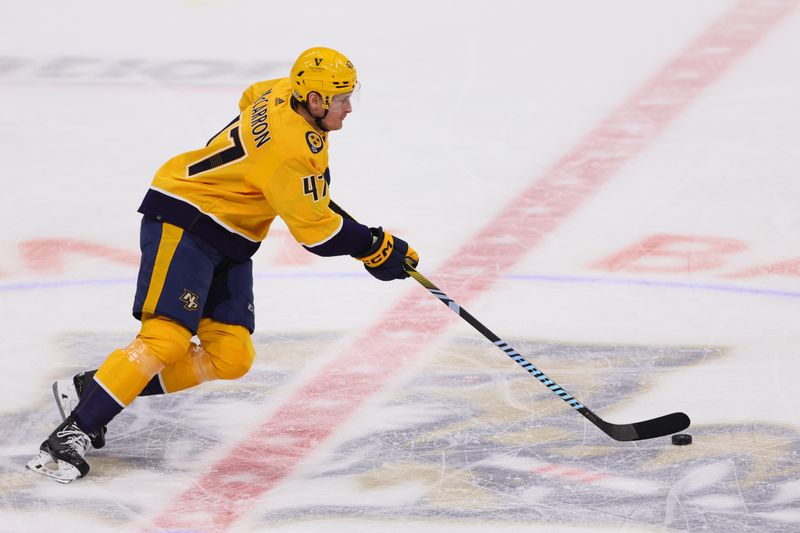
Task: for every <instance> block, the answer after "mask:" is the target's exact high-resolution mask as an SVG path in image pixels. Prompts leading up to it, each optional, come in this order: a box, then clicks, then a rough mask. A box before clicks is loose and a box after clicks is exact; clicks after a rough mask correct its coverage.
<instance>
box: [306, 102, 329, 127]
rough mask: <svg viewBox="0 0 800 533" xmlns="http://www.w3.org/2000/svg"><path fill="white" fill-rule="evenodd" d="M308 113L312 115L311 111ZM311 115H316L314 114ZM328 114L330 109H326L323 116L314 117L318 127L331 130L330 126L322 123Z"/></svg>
mask: <svg viewBox="0 0 800 533" xmlns="http://www.w3.org/2000/svg"><path fill="white" fill-rule="evenodd" d="M306 110H308V108H306ZM308 114H309V115H311V112H309V113H308ZM311 116H312V117H314V115H311ZM327 116H328V109H326V110H325V112H324V113H323V114H322V116H321V117H314V122H316V124H317V127H318V128H319V129H321V130H322V131H330V130H328V128H326V127H325V126H323V125H322V121H323V120H325V117H327Z"/></svg>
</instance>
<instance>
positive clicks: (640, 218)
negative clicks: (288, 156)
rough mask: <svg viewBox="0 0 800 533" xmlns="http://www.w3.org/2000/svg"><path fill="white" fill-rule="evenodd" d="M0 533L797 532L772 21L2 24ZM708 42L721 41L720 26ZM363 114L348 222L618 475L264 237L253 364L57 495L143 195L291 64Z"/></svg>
mask: <svg viewBox="0 0 800 533" xmlns="http://www.w3.org/2000/svg"><path fill="white" fill-rule="evenodd" d="M6 4H7V5H5V7H6V9H5V10H4V11H5V14H4V16H3V17H2V22H0V43H1V44H2V53H0V94H1V95H2V98H0V106H1V107H0V110H1V112H0V143H2V144H0V146H1V147H2V148H0V150H2V158H0V179H2V183H3V185H4V189H5V191H6V192H5V194H3V195H2V196H0V213H2V216H3V224H2V225H1V226H0V247H2V254H0V301H2V305H0V328H2V338H3V341H4V347H3V352H4V354H5V355H4V356H3V361H4V365H3V367H4V371H5V372H4V378H3V381H2V387H1V388H0V399H2V401H1V402H0V422H1V423H2V424H1V425H2V427H3V428H5V431H4V432H3V433H2V437H0V443H2V454H1V455H0V531H4V532H5V531H9V532H38V531H55V530H59V531H81V532H86V533H90V532H94V531H98V532H100V531H103V532H105V531H120V532H122V531H125V532H128V531H131V532H133V531H137V532H146V531H208V532H210V531H235V532H245V531H267V530H268V531H280V532H291V533H297V532H311V531H326V532H350V531H356V530H369V531H380V532H395V531H398V532H399V531H424V532H431V533H439V532H448V533H449V532H456V531H457V532H459V533H465V532H477V531H570V532H573V531H713V532H731V531H752V532H761V531H787V532H788V531H798V530H800V433H799V432H798V429H799V427H800V408H798V406H800V385H798V382H799V381H800V380H799V379H798V378H800V362H798V357H797V351H798V346H800V328H798V323H800V320H799V319H800V283H798V280H799V279H800V278H798V276H800V185H798V180H797V169H798V168H800V151H798V150H797V142H796V140H797V139H798V138H800V107H798V105H797V97H796V95H797V94H800V74H798V70H797V68H796V65H797V64H800V37H798V36H800V12H799V11H800V10H798V9H796V4H797V2H794V1H791V0H786V1H778V0H776V1H770V0H763V1H756V0H745V1H743V2H730V1H721V0H719V1H717V0H708V1H705V2H691V1H688V0H681V1H674V0H669V1H667V0H656V1H650V2H638V1H633V0H613V1H607V2H590V1H577V0H569V1H565V2H545V1H536V2H523V1H512V0H499V1H497V2H492V3H490V4H487V3H484V2H472V1H459V2H455V1H441V2H419V1H416V0H411V1H406V2H400V3H396V4H385V3H382V2H373V3H367V2H353V1H347V0H345V1H340V2H335V3H333V2H320V1H318V0H311V1H309V2H305V3H303V4H302V6H301V5H299V4H291V3H289V4H286V3H284V4H276V3H272V2H258V1H255V0H252V1H233V2H221V1H211V0H207V1H203V0H192V1H190V0H182V1H173V2H156V1H153V0H141V1H137V2H124V3H113V5H112V4H110V3H107V2H99V1H94V0H85V1H76V2H33V3H25V4H22V3H14V4H11V3H6ZM720 21H721V22H720ZM318 44H323V45H327V46H332V47H335V48H339V49H341V50H342V51H344V52H345V53H346V54H348V56H350V58H351V59H352V60H353V61H354V63H355V64H356V67H357V68H358V69H359V77H360V80H361V82H362V85H363V87H362V89H361V91H360V93H361V94H360V99H359V102H358V106H357V108H356V110H355V112H354V113H353V114H352V115H351V116H350V117H348V119H347V121H346V127H345V128H344V129H343V130H342V131H341V132H336V133H334V134H333V135H332V137H331V141H332V142H331V144H332V148H331V172H332V176H333V184H332V191H333V197H334V198H335V199H336V201H337V203H339V204H340V205H342V206H343V207H345V208H346V209H347V210H348V211H349V212H351V213H353V214H354V215H356V216H357V217H358V218H359V219H360V220H362V221H364V222H365V223H369V224H371V225H383V226H385V227H387V228H389V229H390V230H392V231H393V232H394V233H396V234H398V235H401V236H402V237H404V238H406V239H407V240H409V241H410V242H411V243H412V244H413V245H414V247H415V248H416V249H417V250H418V251H419V252H420V255H421V257H422V263H421V264H420V270H421V271H422V272H423V273H425V275H426V276H428V277H430V278H431V279H432V280H433V281H434V282H435V283H437V284H438V285H440V286H441V288H442V289H444V290H445V291H446V292H447V293H448V294H449V295H450V296H451V297H452V298H454V299H455V300H456V301H458V302H459V303H461V304H463V305H464V306H465V307H467V308H468V309H469V310H470V311H471V312H472V313H473V314H474V315H475V316H477V317H478V318H479V320H481V321H482V322H484V323H485V324H486V325H487V326H489V327H490V328H492V330H493V331H495V332H496V333H497V334H498V335H500V336H502V337H503V339H504V340H506V341H507V342H509V343H510V344H512V345H513V346H514V347H515V348H516V349H517V350H518V351H519V352H520V353H522V354H523V355H524V356H525V357H526V358H528V359H529V360H530V361H532V362H533V363H534V364H535V365H536V366H537V367H539V368H541V369H542V370H544V371H545V372H546V373H547V374H548V375H549V376H551V377H552V378H553V379H555V380H556V381H557V382H558V383H559V384H561V385H562V386H563V387H564V388H565V389H566V390H567V391H568V392H569V393H570V394H573V395H574V396H576V397H577V398H578V399H579V400H580V401H582V402H584V403H585V404H586V405H588V406H589V407H590V408H591V409H592V410H593V411H595V412H597V413H598V414H599V415H600V416H602V417H603V418H605V419H606V420H608V421H610V422H614V423H624V422H630V421H634V420H641V419H645V418H651V417H655V416H659V415H662V414H666V413H668V412H672V411H684V412H686V413H687V414H689V415H690V416H691V418H692V426H691V427H690V428H689V430H688V432H690V433H691V434H692V435H693V437H694V443H693V444H692V445H690V446H683V447H678V446H672V445H671V444H670V441H669V438H668V437H667V438H663V439H656V440H652V441H640V442H632V443H619V442H615V441H613V440H611V439H609V438H608V437H606V436H605V435H604V434H603V433H602V432H600V431H599V430H598V429H597V428H595V427H594V426H592V425H591V424H589V423H588V422H587V421H586V420H585V419H584V418H583V417H581V416H580V415H578V414H577V413H574V412H573V410H572V409H571V408H570V407H569V406H568V405H567V404H565V403H564V402H563V401H561V400H559V399H558V398H557V397H556V396H555V395H553V394H552V392H550V391H549V390H548V389H547V388H545V387H543V386H542V385H541V384H540V383H539V382H538V381H537V380H535V379H534V378H532V376H530V375H529V374H527V373H526V372H525V371H524V370H522V369H520V368H519V367H518V366H517V365H516V364H514V363H513V361H510V360H509V359H508V357H506V356H505V355H504V354H503V353H502V352H501V351H499V350H497V349H496V347H494V346H492V345H491V343H489V342H487V341H486V340H485V339H483V338H482V337H481V336H480V335H479V334H478V333H477V332H476V331H474V330H473V329H471V328H470V327H469V326H467V325H466V324H465V323H463V322H461V321H459V320H458V319H457V317H455V315H453V314H452V313H451V312H450V311H449V310H448V309H446V308H445V307H444V306H442V305H441V304H440V303H439V302H437V301H436V299H435V298H433V297H431V296H430V295H429V294H428V293H427V291H425V290H424V289H422V288H421V287H419V286H418V285H417V284H416V283H414V282H413V281H411V280H408V281H406V282H402V283H390V284H382V283H378V282H377V281H375V280H373V279H372V278H371V277H369V276H368V275H367V274H365V273H364V272H363V269H361V268H360V266H359V265H358V264H357V263H354V262H353V261H352V260H351V259H349V258H331V259H321V258H317V257H315V256H312V255H310V254H308V253H306V252H304V251H303V250H302V249H301V248H300V247H299V246H298V245H297V244H295V243H294V242H293V241H292V239H291V237H290V236H289V234H288V231H286V229H285V227H283V226H282V225H280V224H276V227H275V229H274V230H273V232H272V233H271V235H270V237H269V238H268V239H267V241H266V242H265V244H264V246H262V249H261V250H260V251H259V253H258V255H257V256H256V257H255V275H256V287H255V291H256V304H257V331H256V334H255V336H254V341H255V345H256V349H257V358H256V363H255V364H254V367H253V369H252V370H251V372H250V373H249V374H248V375H247V376H245V377H244V378H243V379H241V380H237V381H233V382H215V383H208V384H205V385H204V386H202V387H198V388H196V389H193V390H191V391H187V392H184V393H180V394H175V395H169V396H164V397H150V398H142V399H139V400H137V401H136V402H135V403H134V404H133V406H132V407H131V408H130V409H127V410H126V411H125V412H123V413H122V414H121V415H120V416H119V417H118V418H117V419H116V420H114V422H113V423H112V424H111V426H110V428H109V435H108V445H107V447H106V448H104V449H103V450H98V451H94V452H91V454H90V455H89V462H90V464H91V466H92V471H91V473H90V475H89V476H88V477H87V478H85V479H81V480H79V481H77V482H75V483H73V484H71V485H68V486H62V485H58V484H56V483H54V482H52V481H50V480H46V479H40V478H38V477H36V476H35V475H33V474H31V473H28V472H26V471H25V470H24V464H25V462H26V461H27V460H28V459H29V458H30V457H32V456H33V454H34V453H35V452H36V449H37V447H38V445H39V443H40V442H41V440H42V439H43V438H44V437H45V436H46V435H47V434H48V433H49V432H50V431H51V430H52V428H53V427H54V426H55V424H56V422H57V421H58V412H57V409H56V407H55V405H54V404H53V402H52V399H51V395H50V384H51V382H52V381H53V380H54V379H59V378H64V377H67V376H70V375H72V374H73V373H75V372H77V371H78V370H82V369H86V368H94V367H96V366H97V365H98V364H99V363H100V362H101V361H102V360H103V358H104V357H105V356H106V355H107V354H108V353H109V352H110V351H111V350H113V349H115V348H117V347H119V346H123V345H125V344H127V343H128V342H129V340H130V339H131V337H132V336H133V335H135V333H136V331H137V323H136V322H135V321H134V320H133V319H132V318H131V317H130V311H129V310H130V306H131V301H132V297H133V291H134V284H135V276H136V267H137V261H138V248H137V247H138V233H137V232H138V219H139V216H138V215H137V213H136V208H137V207H138V202H139V201H140V199H141V197H142V195H143V193H144V190H145V189H146V187H147V185H148V183H149V180H150V179H151V177H152V175H153V172H154V171H155V170H156V168H157V167H158V166H159V165H160V164H161V163H162V162H163V161H164V160H165V159H166V158H168V157H170V156H172V155H174V154H176V153H179V152H181V151H184V150H188V149H192V148H195V147H197V146H199V145H201V144H203V143H205V141H206V139H207V138H208V137H209V136H210V135H211V134H213V133H214V132H216V131H218V130H219V128H220V127H221V126H222V125H224V124H226V123H227V122H228V121H229V120H230V118H231V116H232V114H234V113H235V112H236V109H237V108H236V105H237V102H238V98H239V94H240V92H241V90H242V89H243V88H245V87H246V86H247V85H248V84H249V83H251V82H253V81H255V80H258V79H268V78H272V77H279V76H282V75H285V73H286V72H287V71H288V67H289V65H290V63H291V61H292V60H293V58H294V57H295V56H296V55H297V54H298V53H299V52H300V51H301V50H303V49H305V48H307V47H309V46H313V45H318Z"/></svg>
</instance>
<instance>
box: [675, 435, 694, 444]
mask: <svg viewBox="0 0 800 533" xmlns="http://www.w3.org/2000/svg"><path fill="white" fill-rule="evenodd" d="M691 443H692V436H691V435H689V434H688V433H678V434H677V435H673V436H672V444H674V445H675V446H686V445H687V444H691Z"/></svg>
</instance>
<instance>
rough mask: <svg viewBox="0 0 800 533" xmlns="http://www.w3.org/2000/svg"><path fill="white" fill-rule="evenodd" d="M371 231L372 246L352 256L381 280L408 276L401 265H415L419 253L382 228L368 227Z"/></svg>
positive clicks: (417, 261)
mask: <svg viewBox="0 0 800 533" xmlns="http://www.w3.org/2000/svg"><path fill="white" fill-rule="evenodd" d="M369 230H370V232H372V246H370V247H369V249H368V250H367V251H366V252H364V253H363V255H359V256H353V257H355V258H356V259H358V260H360V261H363V262H364V268H366V269H367V272H369V273H370V274H372V275H373V276H375V277H376V278H378V279H379V280H381V281H391V280H393V279H403V278H407V277H408V272H406V270H405V268H404V267H403V265H405V264H409V265H411V266H413V267H416V266H417V264H418V263H419V255H417V252H416V251H414V249H413V248H412V247H411V246H409V245H408V243H407V242H406V241H404V240H403V239H399V238H397V237H394V236H392V234H391V233H389V232H388V231H383V228H369Z"/></svg>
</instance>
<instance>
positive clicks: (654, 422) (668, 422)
mask: <svg viewBox="0 0 800 533" xmlns="http://www.w3.org/2000/svg"><path fill="white" fill-rule="evenodd" d="M330 205H331V208H332V209H333V210H334V211H336V212H337V213H339V214H340V215H342V216H343V217H346V218H349V219H350V220H355V219H354V218H353V217H351V216H350V215H349V214H347V213H346V212H345V211H344V210H342V209H341V208H340V207H339V206H338V205H336V204H335V203H334V202H331V203H330ZM405 268H406V272H408V275H409V276H411V277H412V278H414V279H415V280H416V281H417V282H418V283H419V284H420V285H422V286H423V287H425V288H426V289H428V291H429V292H430V293H431V294H433V295H434V296H435V297H436V298H438V299H439V300H440V301H441V302H442V303H443V304H444V305H446V306H447V307H448V308H450V309H451V310H452V311H453V312H454V313H456V314H457V315H458V316H460V317H461V318H462V319H464V321H466V322H467V323H468V324H469V325H470V326H472V327H473V328H475V329H476V330H477V331H478V332H479V333H480V334H481V335H483V336H484V337H486V338H487V339H488V340H489V341H490V342H492V343H493V344H494V345H495V346H497V347H498V348H500V349H501V350H503V352H504V353H505V354H506V355H508V356H509V357H510V358H511V359H513V360H514V361H516V362H517V363H518V364H519V365H520V366H521V367H522V368H524V369H525V370H527V371H528V372H530V373H531V374H533V377H535V378H536V379H538V380H539V381H540V382H542V384H543V385H545V386H546V387H547V388H548V389H550V390H551V391H553V392H554V393H555V394H556V395H558V397H559V398H561V399H562V400H564V401H565V402H567V403H568V404H569V405H571V406H572V407H573V408H574V409H575V410H576V411H578V412H579V413H580V414H582V415H583V416H584V417H586V418H587V419H588V420H589V422H591V423H592V424H594V425H595V426H597V427H598V428H600V429H601V430H602V431H603V432H604V433H605V434H606V435H608V436H609V437H611V438H612V439H615V440H619V441H632V440H643V439H654V438H657V437H664V436H666V435H671V434H673V433H677V432H678V431H682V430H684V429H686V428H688V427H689V424H690V423H691V422H690V420H689V417H688V416H687V415H686V414H685V413H670V414H668V415H664V416H659V417H658V418H651V419H649V420H643V421H641V422H633V423H631V424H612V423H611V422H606V421H605V420H603V419H602V418H600V417H599V416H597V415H596V414H595V413H594V412H593V411H592V410H591V409H589V408H588V407H586V406H585V405H583V403H581V402H580V401H578V400H577V399H576V398H575V397H573V396H571V395H570V394H568V393H567V391H565V390H564V389H563V388H561V386H560V385H559V384H558V383H556V382H555V381H553V380H552V379H550V378H549V377H547V375H545V373H544V372H542V371H541V370H539V369H538V368H536V367H535V366H534V365H533V364H532V363H530V362H529V361H527V360H526V359H525V358H524V357H522V356H521V355H520V354H519V353H518V352H517V351H516V350H515V349H514V348H513V347H512V346H511V345H510V344H508V343H507V342H505V341H504V340H502V339H501V338H500V337H498V336H497V335H495V334H494V333H493V332H492V331H491V330H490V329H489V328H487V327H486V326H484V325H483V324H482V323H481V322H480V321H479V320H478V319H477V318H475V317H474V316H472V315H471V314H470V313H469V312H468V311H467V310H466V309H464V308H463V307H461V306H460V305H459V304H458V303H456V302H455V300H453V299H452V298H450V297H449V296H448V295H447V294H445V292H444V291H442V290H441V289H440V288H439V287H437V286H436V285H434V284H433V283H432V282H431V281H430V280H429V279H428V278H426V277H425V276H423V275H422V274H421V273H419V272H418V271H417V269H416V268H414V267H413V266H411V265H406V267H405Z"/></svg>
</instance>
